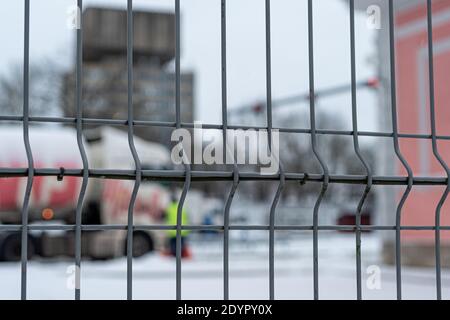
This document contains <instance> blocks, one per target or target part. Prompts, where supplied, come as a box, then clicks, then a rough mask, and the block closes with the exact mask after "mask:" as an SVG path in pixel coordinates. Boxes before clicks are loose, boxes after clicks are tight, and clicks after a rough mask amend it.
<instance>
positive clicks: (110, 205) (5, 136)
mask: <svg viewBox="0 0 450 320" xmlns="http://www.w3.org/2000/svg"><path fill="white" fill-rule="evenodd" d="M29 130H30V132H29V136H30V144H31V150H32V154H33V160H34V167H35V168H57V169H61V173H64V171H65V170H67V169H81V168H83V165H82V160H81V156H80V152H79V149H78V145H77V140H76V130H75V129H73V128H69V127H65V126H59V125H54V126H31V127H30V129H29ZM22 131H23V129H22V126H15V125H2V127H1V128H0V141H2V143H1V144H0V167H2V168H27V167H28V162H27V157H26V153H25V147H24V143H23V133H22ZM86 132H87V133H89V134H86V135H85V136H84V137H83V139H84V145H85V149H86V153H87V159H88V162H89V169H122V170H134V168H135V166H134V160H133V158H132V156H131V153H130V149H129V147H128V135H127V133H126V132H124V131H121V130H118V129H114V128H111V127H101V128H97V129H95V130H93V131H90V132H89V131H86ZM134 140H135V146H136V150H137V152H138V154H139V157H140V161H141V163H142V167H143V169H164V168H169V167H171V160H170V152H169V150H168V149H167V148H165V147H164V146H162V145H160V144H157V143H152V142H148V141H145V140H143V139H140V138H138V137H134ZM26 184H27V177H8V178H0V224H12V225H20V224H21V223H22V221H21V211H22V204H23V198H24V194H25V188H26ZM81 184H82V178H81V177H71V176H64V175H60V177H59V178H57V177H55V176H35V177H34V180H33V187H32V191H31V195H30V205H29V224H30V225H33V224H39V225H45V224H50V225H61V224H62V225H72V226H73V225H74V224H75V213H76V206H77V200H78V196H79V192H80V188H81ZM133 185H134V180H117V179H101V178H90V179H89V180H88V186H87V190H86V195H85V199H84V204H83V209H82V224H83V225H102V224H113V225H126V224H127V216H128V204H129V201H130V196H131V192H132V189H133ZM169 201H170V193H169V189H168V186H164V185H162V184H160V183H157V182H146V181H143V182H142V184H141V186H140V189H139V192H138V195H137V199H136V203H135V207H134V214H133V217H134V224H135V225H140V224H141V225H151V224H155V223H156V224H158V223H162V217H163V212H164V209H165V208H166V207H167V204H168V203H169ZM60 229H64V228H60ZM66 229H69V230H66V231H64V230H63V231H61V230H59V231H58V230H53V231H36V230H33V231H30V232H29V234H28V252H29V258H32V257H33V256H42V257H54V256H60V255H70V256H73V254H74V248H75V241H74V240H75V233H74V230H73V228H66ZM164 237H165V234H164V232H161V231H135V232H134V237H133V238H134V239H133V256H140V255H143V254H145V253H147V252H149V251H152V250H155V249H159V248H162V247H163V245H164ZM125 248H126V231H125V230H107V231H104V230H103V231H83V233H82V255H83V257H89V258H94V259H108V258H112V257H117V256H121V255H124V254H126V250H125ZM20 252H21V237H20V232H0V260H3V261H14V260H19V259H20Z"/></svg>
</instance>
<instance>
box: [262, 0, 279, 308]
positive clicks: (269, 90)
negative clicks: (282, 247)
mask: <svg viewBox="0 0 450 320" xmlns="http://www.w3.org/2000/svg"><path fill="white" fill-rule="evenodd" d="M265 13H266V17H265V25H266V114H267V142H268V152H269V153H270V154H271V156H272V157H273V156H276V155H274V154H273V151H274V150H273V135H272V131H273V123H272V55H271V37H270V36H271V35H270V32H271V27H270V0H266V3H265ZM259 147H260V148H261V147H262V146H261V145H260V146H259ZM277 160H278V161H279V159H277ZM279 177H280V182H279V183H278V187H277V191H276V193H275V196H274V198H273V200H272V204H271V206H270V212H269V298H270V300H273V299H275V210H276V207H277V205H278V202H279V200H280V197H281V193H282V191H283V188H284V184H285V176H284V172H283V168H282V166H281V164H279Z"/></svg>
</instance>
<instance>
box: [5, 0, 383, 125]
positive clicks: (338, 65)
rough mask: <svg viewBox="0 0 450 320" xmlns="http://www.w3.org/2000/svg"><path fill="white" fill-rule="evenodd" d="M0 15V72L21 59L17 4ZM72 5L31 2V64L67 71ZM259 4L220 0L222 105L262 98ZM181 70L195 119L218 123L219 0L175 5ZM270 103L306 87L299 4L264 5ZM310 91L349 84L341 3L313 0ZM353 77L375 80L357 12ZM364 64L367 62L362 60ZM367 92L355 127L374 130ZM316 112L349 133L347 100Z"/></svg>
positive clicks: (322, 104)
mask: <svg viewBox="0 0 450 320" xmlns="http://www.w3.org/2000/svg"><path fill="white" fill-rule="evenodd" d="M4 2H5V3H3V4H2V7H1V9H0V10H1V11H0V23H1V25H2V28H0V39H2V43H3V44H4V45H2V50H1V51H0V72H5V71H6V70H7V69H8V66H9V65H11V64H14V63H20V62H21V61H22V53H23V1H4ZM75 2H76V1H74V0H57V1H55V0H39V1H31V42H30V50H31V63H38V62H39V61H41V59H43V58H51V59H53V60H55V61H57V62H58V63H61V64H63V65H65V66H71V64H72V63H73V53H74V34H75V33H74V31H73V30H70V29H68V28H67V26H66V23H67V18H68V14H67V8H68V7H70V6H71V5H73V4H74V3H75ZM264 2H265V1H264V0H228V1H227V12H228V16H227V40H228V43H227V46H228V48H227V49H228V51H227V58H228V102H229V108H233V107H234V106H239V105H242V104H247V103H253V102H255V101H257V100H260V99H264V97H265V30H264V17H265V16H264ZM84 3H85V6H92V5H106V6H114V7H122V8H125V7H126V0H90V1H89V0H85V1H84ZM181 3H182V53H181V55H182V70H189V71H193V72H194V73H195V85H196V87H195V99H196V113H195V118H196V120H199V121H203V122H205V123H206V122H209V123H220V121H221V115H220V114H221V113H220V110H221V82H220V79H221V78H220V1H219V0H182V1H181ZM134 6H135V8H136V9H157V10H163V11H173V10H174V1H171V0H135V1H134ZM271 8H272V21H271V24H272V33H271V36H272V75H273V77H272V81H273V98H274V99H276V98H277V97H285V96H289V95H292V94H298V93H302V92H305V91H307V90H308V55H307V50H308V47H307V1H306V0H276V1H272V5H271ZM314 19H315V21H314V23H315V63H316V66H315V68H316V72H315V75H316V77H315V79H316V88H317V89H320V88H326V87H329V86H333V85H340V84H345V83H349V82H350V46H349V13H348V7H347V4H346V3H345V2H344V1H341V0H314ZM356 29H357V35H356V36H357V48H356V52H357V77H358V79H366V78H368V77H371V76H374V75H375V66H374V63H373V57H374V55H375V46H374V42H375V40H374V39H375V33H376V31H373V30H369V29H368V28H367V27H366V16H365V14H364V13H358V15H357V26H356ZM370 61H372V62H370ZM374 101H375V95H374V93H370V92H367V91H365V90H361V91H360V92H359V94H358V103H359V105H360V108H359V119H360V129H361V130H372V129H376V128H377V127H376V121H374V119H376V112H375V102H374ZM298 108H307V105H305V104H303V105H301V104H299V105H294V106H293V107H292V108H288V109H285V111H283V112H282V113H281V114H274V125H275V126H277V125H281V121H282V119H283V117H286V116H292V114H293V113H294V112H295V111H296V110H298ZM318 108H320V109H322V110H327V111H329V112H332V113H336V114H341V115H342V117H344V118H345V121H346V128H351V123H350V120H351V113H350V111H351V105H350V95H349V94H346V95H341V96H337V97H334V98H332V99H324V100H321V101H319V103H318Z"/></svg>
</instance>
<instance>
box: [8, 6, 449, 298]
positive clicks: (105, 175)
mask: <svg viewBox="0 0 450 320" xmlns="http://www.w3.org/2000/svg"><path fill="white" fill-rule="evenodd" d="M216 1H219V2H220V7H221V10H220V20H221V27H220V30H221V35H220V45H221V53H220V60H221V70H220V72H221V114H222V121H221V124H203V125H202V127H203V128H204V129H211V130H220V131H221V133H222V139H223V156H224V159H225V157H226V152H227V151H228V149H227V145H228V141H227V132H228V131H229V130H248V129H255V130H266V131H267V133H268V144H269V145H268V148H269V150H270V149H271V148H272V133H273V131H275V130H277V131H279V132H282V133H298V134H307V135H309V137H310V139H311V140H310V141H311V147H312V152H313V154H314V159H315V160H316V162H317V163H318V165H319V167H320V169H321V173H312V172H301V173H299V172H285V170H284V169H283V167H282V165H280V167H279V171H278V172H277V173H275V174H269V175H267V174H260V173H257V172H246V171H244V170H241V169H240V168H239V167H238V165H237V164H236V162H235V161H234V163H233V164H232V165H231V166H230V170H214V171H213V170H210V171H208V170H194V169H192V168H191V166H190V165H189V164H186V165H184V168H183V170H175V169H167V170H145V169H143V168H142V165H141V162H140V159H139V155H138V152H137V150H136V146H135V142H134V128H135V127H160V128H172V129H179V128H191V129H192V128H194V127H195V124H194V123H187V122H183V121H182V119H181V106H182V105H181V61H180V57H181V43H180V42H181V35H180V34H181V7H180V5H181V4H180V0H174V2H175V105H174V107H175V121H152V120H137V119H135V118H134V105H133V86H134V84H133V35H134V33H133V14H134V12H133V1H132V0H127V45H126V47H127V96H128V100H127V104H126V105H124V108H127V111H128V112H127V113H128V115H127V119H101V118H86V117H84V116H83V107H84V106H83V103H82V98H83V92H82V91H83V90H82V85H83V83H82V76H83V54H82V53H83V38H82V30H83V29H82V28H83V20H82V15H81V16H80V17H79V19H80V20H79V23H80V28H78V29H77V31H76V65H75V79H76V81H75V93H76V94H75V111H76V112H75V117H56V116H55V117H53V116H52V117H43V116H30V111H29V109H30V108H29V105H30V101H29V99H30V92H29V91H30V89H29V81H30V79H29V78H30V76H29V68H30V62H29V60H30V48H29V47H30V0H24V4H25V6H24V34H23V41H24V56H23V65H24V68H23V88H24V89H23V112H22V115H14V116H13V115H0V122H1V123H6V122H8V123H9V122H17V123H21V124H22V126H23V142H24V146H25V150H26V156H27V162H28V165H27V167H23V168H5V167H0V178H13V177H24V178H27V184H26V188H25V192H24V198H23V206H22V208H21V224H7V225H6V224H5V225H0V231H1V232H20V233H21V259H20V260H21V284H20V286H21V291H20V292H21V299H27V264H28V241H27V239H28V233H29V232H30V231H52V230H54V231H58V230H59V231H75V257H74V259H75V265H76V267H77V272H76V275H75V282H76V286H75V291H74V298H75V299H76V300H79V299H81V297H82V295H81V293H82V290H81V271H80V270H81V267H82V265H81V250H82V245H81V243H82V232H83V231H106V230H126V231H127V236H126V256H127V278H126V279H127V299H130V300H131V299H133V286H132V284H133V232H134V231H150V230H175V231H176V271H175V292H176V299H182V298H183V295H182V231H183V230H192V231H195V230H197V231H200V230H204V231H206V230H216V231H220V232H222V233H223V247H222V250H223V298H224V299H225V300H228V299H229V298H230V293H229V291H230V289H229V287H230V286H229V282H230V274H229V273H230V272H229V256H230V249H229V247H230V231H232V230H252V231H258V230H260V231H268V234H269V249H268V251H269V252H268V253H269V261H268V262H269V264H268V267H269V276H268V284H269V286H268V288H269V292H268V295H269V298H270V299H275V298H276V290H275V288H276V283H275V280H276V279H275V263H276V261H275V232H276V231H311V233H312V240H313V241H312V246H313V247H312V251H313V261H312V268H313V276H312V279H311V285H312V289H313V297H314V299H319V298H320V292H319V288H320V285H319V284H320V282H319V280H320V278H319V276H320V275H319V232H320V231H353V232H355V270H356V272H355V282H356V297H357V299H358V300H360V299H362V298H363V296H362V266H361V264H362V263H361V234H362V232H366V231H392V232H394V233H395V270H396V293H397V299H402V261H401V254H402V252H401V232H402V231H408V230H416V231H425V230H428V231H434V232H435V257H436V265H435V272H436V298H437V299H441V298H442V284H441V233H440V232H441V231H443V230H446V231H450V226H445V225H441V219H440V218H441V209H442V207H443V205H444V204H445V202H446V200H447V197H448V194H449V192H450V178H449V177H450V169H449V167H448V165H447V163H446V162H445V160H443V158H442V156H441V154H440V152H439V148H438V141H440V140H441V141H444V140H450V136H447V135H438V133H437V130H436V112H435V92H434V91H435V83H434V56H433V54H434V52H433V20H432V1H431V0H427V2H426V3H427V31H428V32H427V36H428V42H427V46H428V67H429V68H428V70H429V90H430V95H429V96H430V97H429V99H430V101H429V107H430V129H431V133H430V134H413V133H405V132H399V129H398V114H397V95H396V91H397V89H396V48H395V45H396V44H395V12H394V1H395V0H387V1H388V11H389V12H388V13H389V22H388V26H389V61H390V66H389V71H390V79H388V80H383V81H385V82H386V83H385V85H386V87H389V89H390V105H391V115H390V116H391V119H392V132H375V131H359V130H358V107H359V104H358V102H357V80H356V45H357V44H356V40H355V0H349V6H348V10H349V13H350V19H349V27H350V29H349V30H350V33H349V35H350V42H349V45H350V57H349V60H350V67H351V86H350V89H351V110H352V130H329V129H318V128H316V104H315V98H310V99H309V101H308V102H309V105H308V108H309V114H310V128H283V127H275V126H273V119H272V111H273V110H272V104H273V100H272V58H271V50H272V47H271V11H270V4H271V1H270V0H265V55H266V56H265V67H266V102H265V108H266V110H265V114H266V124H265V125H264V126H248V125H231V124H229V122H228V114H229V110H228V102H227V93H228V92H227V7H226V3H227V1H226V0H216ZM307 1H308V2H307V25H308V42H307V45H308V64H309V68H308V69H309V74H308V77H309V79H308V80H309V96H310V97H315V78H314V76H315V72H314V66H315V61H314V57H315V56H314V55H315V53H314V43H315V39H314V20H313V17H314V6H313V4H314V1H312V0H307ZM77 6H78V8H79V10H80V12H82V10H83V1H82V0H77ZM30 123H59V124H66V125H70V124H72V125H74V126H75V128H76V133H77V144H78V148H79V153H80V156H81V159H82V164H83V167H82V168H78V169H65V168H35V166H34V163H33V154H32V149H31V146H30V130H29V128H30ZM90 125H91V126H93V125H108V126H122V127H126V128H127V129H128V131H127V133H128V144H129V151H130V153H131V155H132V157H133V160H134V165H135V168H134V170H123V169H122V170H121V169H112V168H110V169H91V168H89V162H88V158H87V155H86V150H85V146H84V144H83V128H84V127H86V126H90ZM318 135H339V136H349V137H352V142H353V150H354V153H355V155H356V156H357V158H358V159H359V162H360V165H361V168H363V169H364V172H365V173H364V174H332V173H330V172H329V170H328V166H327V163H326V161H325V160H324V159H323V155H322V154H321V153H320V151H319V148H318V143H317V137H318ZM360 137H376V138H388V139H392V143H393V151H394V152H395V156H396V157H397V160H398V161H399V162H400V163H401V165H402V166H403V168H404V169H405V171H406V172H407V175H406V176H394V175H384V176H382V175H374V174H373V171H372V168H371V167H370V165H369V164H368V161H367V159H365V158H364V156H363V155H362V152H361V150H360V145H359V141H360ZM400 139H421V140H429V141H431V143H432V149H433V155H434V157H435V158H436V160H437V161H438V162H439V163H440V165H441V166H442V168H443V169H444V170H445V173H446V175H445V176H415V175H414V174H413V172H412V169H411V167H410V165H409V163H408V162H407V161H406V159H405V157H404V155H403V154H402V151H401V149H400ZM233 159H234V157H233ZM280 162H281V161H280ZM62 174H63V175H64V176H71V177H80V178H82V185H81V190H80V193H79V196H78V199H77V205H76V215H75V224H39V223H33V224H30V223H29V206H30V198H31V190H32V187H33V179H34V178H35V177H55V178H57V177H60V176H61V175H62ZM89 179H119V180H132V181H134V187H133V191H132V194H131V198H130V201H129V205H128V212H127V213H128V214H127V221H126V224H99V225H92V224H89V225H87V224H83V221H82V210H83V203H84V200H85V196H86V190H87V186H88V182H89ZM143 181H164V182H182V183H183V188H182V191H181V197H180V200H179V205H178V209H177V220H176V225H166V224H152V225H137V224H135V223H134V219H133V216H134V213H133V212H134V205H135V202H136V198H137V194H138V191H139V187H140V184H141V182H143ZM201 181H205V182H232V184H231V187H230V189H229V192H228V194H227V195H226V197H225V202H224V208H223V224H222V225H185V224H183V223H182V214H183V206H184V203H185V200H186V197H187V195H188V193H189V189H190V186H191V183H192V182H201ZM243 181H275V182H278V186H277V189H276V192H275V194H274V195H273V198H272V201H271V203H270V211H269V222H268V224H267V225H234V224H231V223H230V208H231V205H232V202H233V200H234V196H235V194H236V192H237V188H238V186H239V184H240V183H241V182H243ZM288 181H293V182H298V183H300V184H302V185H303V184H305V183H313V184H320V187H321V188H320V191H319V192H318V194H317V196H316V198H315V203H314V207H313V210H312V216H313V221H312V224H311V225H277V224H276V223H275V221H276V209H277V205H278V203H279V200H280V198H281V195H282V192H283V188H284V186H285V183H286V182H288ZM331 184H348V185H361V186H364V190H363V191H362V194H361V196H360V198H359V201H358V204H357V206H356V208H354V212H355V217H356V220H355V225H320V224H319V215H320V206H321V203H322V199H323V198H324V196H325V195H326V193H327V190H328V188H329V186H330V185H331ZM373 186H404V187H405V189H404V191H403V192H402V196H401V198H400V199H399V201H398V203H397V206H396V208H395V224H393V225H363V224H362V223H361V215H362V210H363V207H364V205H365V204H366V202H367V198H368V196H369V194H370V193H371V191H372V188H373ZM414 186H445V187H446V188H445V191H444V192H443V194H442V196H441V198H440V200H439V203H438V204H437V206H436V210H435V225H429V226H405V225H402V224H401V221H402V209H403V207H404V204H405V202H406V201H407V199H408V197H409V195H410V193H411V191H412V189H413V187H414ZM393 214H394V213H393Z"/></svg>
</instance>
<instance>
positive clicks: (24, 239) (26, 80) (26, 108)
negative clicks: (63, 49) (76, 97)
mask: <svg viewBox="0 0 450 320" xmlns="http://www.w3.org/2000/svg"><path fill="white" fill-rule="evenodd" d="M29 102H30V0H25V8H24V54H23V142H24V145H25V151H26V155H27V161H28V179H27V186H26V189H25V195H24V199H23V205H22V235H21V290H20V291H21V298H22V300H26V299H27V261H28V213H29V205H30V197H31V189H32V188H33V179H34V161H33V154H32V152H31V145H30V135H29V131H30V124H29V117H30V103H29Z"/></svg>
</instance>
